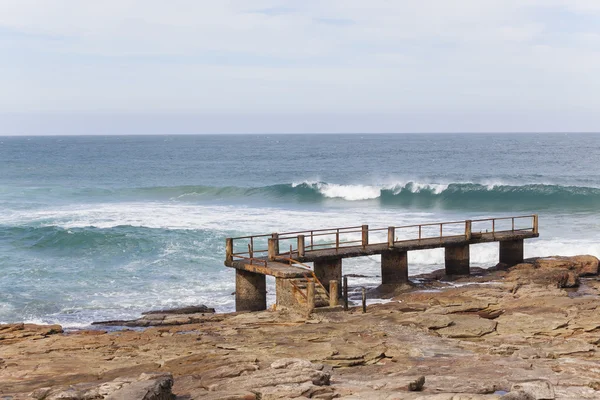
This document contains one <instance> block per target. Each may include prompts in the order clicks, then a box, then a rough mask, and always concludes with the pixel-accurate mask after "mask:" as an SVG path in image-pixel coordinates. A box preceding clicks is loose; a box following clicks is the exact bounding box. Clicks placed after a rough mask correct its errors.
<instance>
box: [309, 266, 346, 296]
mask: <svg viewBox="0 0 600 400" xmlns="http://www.w3.org/2000/svg"><path fill="white" fill-rule="evenodd" d="M314 272H315V276H316V277H317V279H318V280H319V281H320V282H321V284H322V285H323V286H325V287H326V288H328V287H329V281H334V280H335V281H338V282H341V281H342V259H341V258H333V259H332V258H328V259H322V260H317V261H315V263H314ZM338 286H339V285H338ZM338 289H339V290H338V293H341V292H342V290H341V287H339V288H338Z"/></svg>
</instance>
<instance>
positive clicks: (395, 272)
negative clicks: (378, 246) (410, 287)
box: [381, 250, 408, 285]
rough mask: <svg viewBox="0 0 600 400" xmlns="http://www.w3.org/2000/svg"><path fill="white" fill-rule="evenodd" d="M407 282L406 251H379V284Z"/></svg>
mask: <svg viewBox="0 0 600 400" xmlns="http://www.w3.org/2000/svg"><path fill="white" fill-rule="evenodd" d="M406 282H408V252H406V251H393V250H391V251H385V252H383V253H381V284H382V285H386V284H397V283H406Z"/></svg>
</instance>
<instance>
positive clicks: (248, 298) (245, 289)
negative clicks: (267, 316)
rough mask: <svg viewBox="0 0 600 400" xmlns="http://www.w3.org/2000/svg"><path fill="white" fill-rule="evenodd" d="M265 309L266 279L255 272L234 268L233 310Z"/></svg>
mask: <svg viewBox="0 0 600 400" xmlns="http://www.w3.org/2000/svg"><path fill="white" fill-rule="evenodd" d="M266 309H267V279H266V277H265V275H262V274H258V273H255V272H249V271H244V270H241V269H236V270H235V310H236V311H262V310H266Z"/></svg>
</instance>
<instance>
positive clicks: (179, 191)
mask: <svg viewBox="0 0 600 400" xmlns="http://www.w3.org/2000/svg"><path fill="white" fill-rule="evenodd" d="M599 164H600V135H589V134H481V135H479V134H427V135H425V134H423V135H421V134H419V135H418V134H411V135H407V134H398V135H206V136H105V137H98V136H91V137H86V136H79V137H0V210H1V211H0V322H4V323H6V322H16V321H29V322H37V323H42V322H43V323H59V324H63V325H64V326H66V327H84V326H87V325H89V324H90V323H91V322H92V321H98V320H106V319H122V318H135V317H138V316H139V315H140V313H141V312H143V311H147V310H151V309H157V308H168V307H177V306H185V305H194V304H206V305H208V306H213V307H215V308H216V309H217V310H218V311H232V310H233V309H234V296H233V295H232V293H233V292H234V290H235V285H234V271H233V270H231V269H229V268H226V267H224V266H223V260H224V255H225V238H226V237H228V236H242V235H249V234H260V233H269V232H275V231H297V230H304V229H312V228H314V229H317V228H328V227H338V226H356V225H361V224H369V225H370V226H371V227H377V226H381V227H386V226H389V225H396V226H398V225H406V224H414V223H426V222H439V221H445V220H448V221H454V220H462V219H468V218H471V219H475V218H484V217H491V216H509V215H516V214H530V213H538V214H539V216H540V217H539V218H540V219H539V221H540V238H539V239H534V240H529V241H527V242H526V244H525V256H526V257H530V256H538V255H540V256H541V255H556V254H560V255H575V254H593V255H596V256H600V166H599ZM497 262H498V245H497V244H484V245H476V246H472V247H471V263H472V265H474V266H485V267H489V266H492V265H495V264H496V263H497ZM443 263H444V253H443V249H436V250H427V251H420V252H411V253H409V273H410V274H411V275H414V274H418V273H422V272H426V271H432V270H434V269H438V268H441V267H442V266H443ZM344 273H353V274H361V275H365V276H366V278H351V281H350V284H351V285H356V286H360V285H365V286H376V285H377V284H378V283H379V281H380V277H379V273H380V271H379V258H378V257H375V256H373V257H364V258H357V259H350V260H344ZM268 284H269V288H268V290H269V296H268V301H269V302H270V303H273V302H274V295H275V290H274V282H273V281H272V280H269V281H268Z"/></svg>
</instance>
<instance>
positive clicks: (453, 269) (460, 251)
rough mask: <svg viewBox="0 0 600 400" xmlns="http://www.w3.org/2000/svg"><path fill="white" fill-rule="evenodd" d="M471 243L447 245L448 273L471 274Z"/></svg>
mask: <svg viewBox="0 0 600 400" xmlns="http://www.w3.org/2000/svg"><path fill="white" fill-rule="evenodd" d="M470 272H471V271H470V267H469V245H468V244H465V245H460V246H448V247H446V275H469V274H470Z"/></svg>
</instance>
